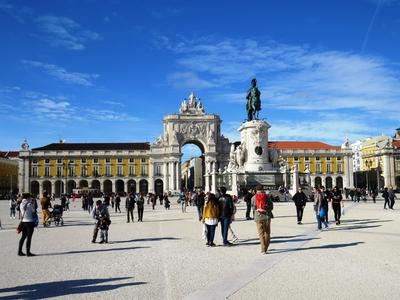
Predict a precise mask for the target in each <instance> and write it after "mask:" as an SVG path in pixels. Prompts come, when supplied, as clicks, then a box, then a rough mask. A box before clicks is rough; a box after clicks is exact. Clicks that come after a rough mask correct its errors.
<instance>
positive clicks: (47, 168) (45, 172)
mask: <svg viewBox="0 0 400 300" xmlns="http://www.w3.org/2000/svg"><path fill="white" fill-rule="evenodd" d="M44 176H46V177H49V176H50V167H44Z"/></svg>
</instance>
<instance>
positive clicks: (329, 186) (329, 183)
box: [325, 176, 333, 189]
mask: <svg viewBox="0 0 400 300" xmlns="http://www.w3.org/2000/svg"><path fill="white" fill-rule="evenodd" d="M325 185H326V188H327V189H332V188H333V186H332V177H329V176H328V177H326V178H325Z"/></svg>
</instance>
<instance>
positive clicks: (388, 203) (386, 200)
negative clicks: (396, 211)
mask: <svg viewBox="0 0 400 300" xmlns="http://www.w3.org/2000/svg"><path fill="white" fill-rule="evenodd" d="M386 204H387V205H388V206H389V208H390V202H389V198H385V204H384V205H383V208H384V209H386Z"/></svg>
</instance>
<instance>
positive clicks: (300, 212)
mask: <svg viewBox="0 0 400 300" xmlns="http://www.w3.org/2000/svg"><path fill="white" fill-rule="evenodd" d="M303 211H304V207H303V206H296V213H297V222H301V220H302V219H303Z"/></svg>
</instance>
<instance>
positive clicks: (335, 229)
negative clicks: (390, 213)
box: [331, 225, 382, 231]
mask: <svg viewBox="0 0 400 300" xmlns="http://www.w3.org/2000/svg"><path fill="white" fill-rule="evenodd" d="M381 226H382V225H369V226H368V225H350V226H348V225H345V226H342V227H335V228H332V227H331V229H332V230H333V231H339V230H353V229H365V228H376V227H381Z"/></svg>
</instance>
